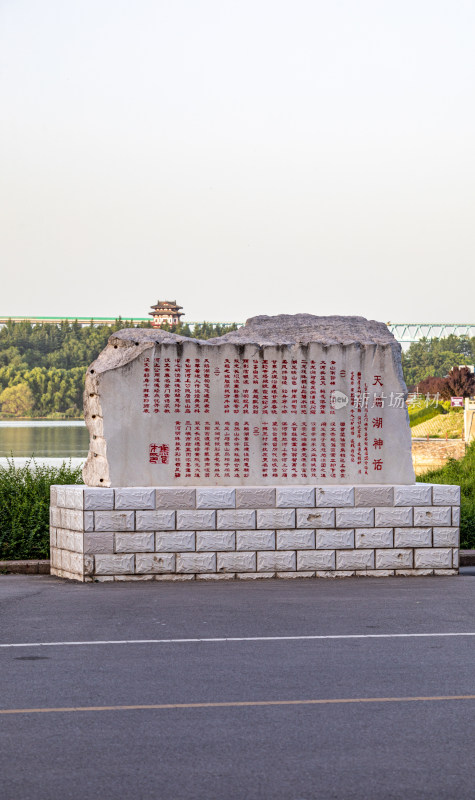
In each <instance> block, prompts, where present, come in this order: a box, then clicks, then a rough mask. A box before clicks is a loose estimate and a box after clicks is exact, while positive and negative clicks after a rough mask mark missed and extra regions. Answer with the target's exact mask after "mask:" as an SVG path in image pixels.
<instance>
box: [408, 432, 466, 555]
mask: <svg viewBox="0 0 475 800" xmlns="http://www.w3.org/2000/svg"><path fill="white" fill-rule="evenodd" d="M417 480H418V481H420V482H421V483H451V484H458V485H459V486H460V491H461V508H460V547H463V548H475V442H472V443H471V444H470V445H469V447H468V448H467V452H466V453H465V456H464V457H463V458H462V459H460V461H456V460H455V459H454V458H451V459H450V460H449V461H448V462H447V464H445V465H444V466H443V467H441V468H440V469H434V470H431V471H430V472H425V473H424V475H419V476H418V478H417Z"/></svg>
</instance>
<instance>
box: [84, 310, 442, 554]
mask: <svg viewBox="0 0 475 800" xmlns="http://www.w3.org/2000/svg"><path fill="white" fill-rule="evenodd" d="M405 398H406V386H405V384H404V380H403V376H402V369H401V350H400V346H399V344H398V343H397V342H396V340H395V339H394V337H393V336H392V334H391V333H390V332H389V330H388V328H387V326H386V325H384V324H383V323H380V322H375V321H368V320H365V319H363V318H362V317H316V316H312V315H310V314H297V315H295V316H289V315H280V316H276V317H265V316H262V317H253V318H252V319H250V320H248V321H247V323H246V325H245V326H243V327H242V328H240V329H239V330H237V331H234V332H232V333H228V334H226V335H225V336H222V337H219V338H216V339H210V340H207V341H200V340H197V339H189V338H186V337H182V336H177V335H174V334H171V333H168V332H165V331H160V330H149V329H126V330H122V331H119V332H118V333H115V334H114V335H113V336H111V337H110V339H109V343H108V344H107V346H106V348H105V349H104V350H103V351H102V353H101V354H100V355H99V357H98V358H97V360H96V361H95V362H94V363H93V364H92V365H91V366H90V368H89V369H88V371H87V377H86V389H85V416H86V423H87V426H88V429H89V432H90V436H91V439H90V451H89V455H88V458H87V462H86V465H85V467H84V472H83V474H84V480H85V482H86V484H87V485H89V486H98V487H120V486H127V487H133V486H141V487H146V486H162V487H166V486H174V487H180V486H223V487H225V486H250V487H251V486H252V487H259V486H282V485H286V486H291V485H299V486H305V485H308V484H313V485H319V484H321V485H331V484H333V485H338V484H352V485H355V484H358V485H362V484H379V485H384V484H398V485H401V484H413V483H414V480H415V478H414V470H413V467H412V459H411V435H410V429H409V420H408V416H407V411H406V405H405ZM143 513H145V512H143ZM428 524H429V523H428ZM206 568H207V567H206ZM281 568H284V567H278V565H277V566H276V567H275V569H281ZM285 568H287V567H285ZM289 568H290V567H289ZM352 568H353V567H352ZM358 568H359V567H358Z"/></svg>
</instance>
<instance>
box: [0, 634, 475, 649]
mask: <svg viewBox="0 0 475 800" xmlns="http://www.w3.org/2000/svg"><path fill="white" fill-rule="evenodd" d="M445 636H475V632H461V633H457V632H453V633H343V634H325V635H316V636H226V637H221V638H218V637H216V638H195V639H104V640H97V641H94V640H92V641H84V642H8V643H5V644H0V648H6V647H77V646H86V647H87V646H89V645H99V644H103V645H109V644H199V643H203V644H219V643H227V642H299V641H319V640H329V639H423V638H437V637H438V638H443V637H445Z"/></svg>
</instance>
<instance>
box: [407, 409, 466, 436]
mask: <svg viewBox="0 0 475 800" xmlns="http://www.w3.org/2000/svg"><path fill="white" fill-rule="evenodd" d="M411 434H412V436H415V437H421V436H431V437H432V438H436V437H437V438H443V439H444V438H445V436H446V435H447V437H448V438H449V439H463V414H443V415H442V414H438V415H437V416H436V417H432V419H429V420H427V422H421V423H420V424H419V425H414V426H411Z"/></svg>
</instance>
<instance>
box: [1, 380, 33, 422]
mask: <svg viewBox="0 0 475 800" xmlns="http://www.w3.org/2000/svg"><path fill="white" fill-rule="evenodd" d="M33 403H34V399H33V394H32V392H31V389H30V387H29V386H28V384H26V383H17V384H15V386H8V387H7V388H6V389H4V390H3V392H2V393H1V394H0V405H1V407H2V413H3V414H11V415H12V416H13V417H25V416H27V415H28V414H30V413H31V411H32V409H33Z"/></svg>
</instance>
